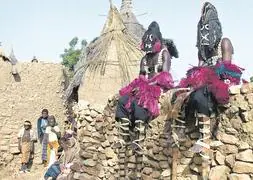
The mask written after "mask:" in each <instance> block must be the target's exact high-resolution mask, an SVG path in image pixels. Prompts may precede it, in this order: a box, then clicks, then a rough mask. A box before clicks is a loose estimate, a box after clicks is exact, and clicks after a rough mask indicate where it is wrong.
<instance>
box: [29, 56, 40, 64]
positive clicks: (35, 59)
mask: <svg viewBox="0 0 253 180" xmlns="http://www.w3.org/2000/svg"><path fill="white" fill-rule="evenodd" d="M31 62H32V63H38V62H39V61H38V59H37V58H36V56H33V59H32V61H31Z"/></svg>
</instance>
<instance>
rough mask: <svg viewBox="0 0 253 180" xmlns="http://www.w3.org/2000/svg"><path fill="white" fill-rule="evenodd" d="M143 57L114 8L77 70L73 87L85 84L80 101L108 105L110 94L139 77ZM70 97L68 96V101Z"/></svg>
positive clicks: (113, 7) (81, 87)
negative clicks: (82, 63)
mask: <svg viewBox="0 0 253 180" xmlns="http://www.w3.org/2000/svg"><path fill="white" fill-rule="evenodd" d="M142 56H143V53H142V52H141V50H140V49H139V48H138V42H137V41H136V40H135V39H134V38H133V37H132V36H131V35H130V33H128V31H127V29H126V27H125V25H124V23H123V21H122V19H121V16H120V14H119V12H118V10H117V8H116V7H115V6H113V5H111V6H110V11H109V14H108V17H107V21H106V23H105V25H104V28H103V30H102V32H101V35H100V37H98V38H97V39H96V40H95V41H94V42H92V43H90V44H89V46H88V48H87V57H86V61H85V63H84V65H83V66H81V68H79V70H77V71H76V73H75V75H74V80H73V82H72V83H71V84H72V85H71V86H72V87H74V85H75V86H78V85H80V84H81V86H80V88H79V92H78V94H79V99H84V100H88V101H90V102H91V103H93V102H96V103H99V102H101V101H102V102H103V101H104V102H103V103H106V100H107V98H108V96H109V95H111V94H114V93H116V92H118V90H119V89H120V88H121V87H123V86H124V85H126V84H128V83H129V82H130V81H131V80H133V78H135V77H136V76H137V74H138V71H139V62H140V59H141V57H142ZM84 72H85V75H84V77H82V76H83V74H84ZM84 81H85V84H84V83H83V82H84ZM68 92H69V91H68ZM69 96H70V94H69V95H68V94H66V98H68V97H69Z"/></svg>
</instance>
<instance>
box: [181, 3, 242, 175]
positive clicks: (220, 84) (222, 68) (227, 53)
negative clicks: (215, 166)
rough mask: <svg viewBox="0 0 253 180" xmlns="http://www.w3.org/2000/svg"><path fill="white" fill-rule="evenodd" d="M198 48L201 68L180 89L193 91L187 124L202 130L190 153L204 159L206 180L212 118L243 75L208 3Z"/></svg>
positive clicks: (203, 17)
mask: <svg viewBox="0 0 253 180" xmlns="http://www.w3.org/2000/svg"><path fill="white" fill-rule="evenodd" d="M197 48H198V57H199V64H198V66H197V67H193V68H191V69H190V70H188V71H187V77H186V78H184V79H182V80H181V82H180V83H179V87H181V88H191V89H192V90H193V92H192V93H191V94H190V96H189V99H188V101H187V104H186V106H185V113H184V114H185V115H186V118H185V119H186V123H190V122H188V120H191V119H196V123H195V124H196V125H197V126H198V127H199V132H200V137H199V139H198V141H197V142H196V144H195V145H194V146H193V147H192V148H191V150H192V151H193V152H195V153H199V154H200V155H201V156H202V157H203V167H204V168H203V170H202V175H203V178H204V179H205V178H207V177H208V172H209V170H208V167H209V163H210V161H209V160H210V155H209V154H210V152H209V149H210V138H211V135H212V132H211V123H210V122H211V116H212V114H215V113H216V112H217V105H224V104H227V103H228V102H229V87H230V86H232V85H238V84H240V80H241V75H242V71H243V69H242V68H240V67H238V66H236V65H234V64H232V56H233V54H234V48H233V46H232V43H231V41H230V39H228V38H223V37H222V27H221V23H220V21H219V18H218V13H217V10H216V8H215V6H213V5H212V4H211V3H209V2H206V3H205V4H204V6H203V9H202V13H201V17H200V20H199V23H198V34H197ZM192 117H195V118H192ZM179 123H180V122H179ZM184 125H185V123H183V124H181V126H182V127H183V126H184Z"/></svg>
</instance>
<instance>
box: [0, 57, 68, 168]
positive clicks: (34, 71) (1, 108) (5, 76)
mask: <svg viewBox="0 0 253 180" xmlns="http://www.w3.org/2000/svg"><path fill="white" fill-rule="evenodd" d="M17 69H18V72H19V75H18V76H15V77H14V76H13V75H12V74H11V64H10V63H8V62H4V61H0V95H1V98H0V137H1V139H0V152H1V153H0V169H1V167H3V166H5V165H6V164H8V163H10V162H11V161H12V160H13V158H14V156H13V155H14V154H17V153H18V152H19V151H18V148H17V146H18V144H17V134H18V131H19V129H20V128H21V127H22V126H23V123H24V121H25V120H29V121H31V122H32V126H33V129H34V130H35V131H36V132H37V130H36V126H37V119H38V118H39V116H40V115H41V110H42V109H43V108H47V109H48V110H49V112H50V114H51V115H55V117H56V119H57V121H58V122H62V121H63V120H64V119H65V115H64V113H65V107H64V104H63V100H62V95H63V91H64V88H65V81H66V78H65V75H64V68H63V66H62V65H60V64H53V63H19V64H17ZM60 124H61V123H60ZM37 144H39V143H37ZM36 151H39V148H36ZM36 155H37V156H38V157H39V156H40V153H39V152H38V153H37V154H36ZM17 162H18V163H17ZM19 162H20V160H19V159H18V160H17V161H13V164H17V165H18V166H19V165H20V163H19Z"/></svg>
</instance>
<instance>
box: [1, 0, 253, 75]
mask: <svg viewBox="0 0 253 180" xmlns="http://www.w3.org/2000/svg"><path fill="white" fill-rule="evenodd" d="M112 2H113V3H114V4H115V5H116V6H117V7H118V9H119V8H120V4H121V0H112ZM209 2H211V3H213V4H214V5H215V6H216V8H217V10H218V13H219V18H220V21H221V23H222V27H223V35H224V37H228V38H230V39H231V41H232V43H233V46H234V49H235V55H234V60H233V61H234V62H235V63H236V64H237V65H239V66H240V67H243V68H245V69H246V70H245V72H244V75H243V77H244V78H246V79H248V78H249V77H250V76H251V75H253V67H252V66H253V59H251V52H252V42H253V20H252V19H251V18H252V17H253V1H252V0H243V1H238V0H210V1H209ZM203 3H204V1H203V0H177V1H175V0H133V5H134V7H133V11H134V13H135V14H136V16H137V19H138V20H139V22H140V23H141V24H143V25H144V27H145V28H147V26H148V25H149V24H150V23H151V22H152V21H154V20H155V21H157V22H158V23H159V25H160V29H161V32H162V34H163V37H165V38H171V39H173V40H174V42H175V44H176V45H177V48H178V51H179V58H178V59H173V61H172V74H173V76H174V79H179V78H181V77H183V76H184V75H185V72H186V70H187V69H188V68H189V67H190V65H197V62H198V60H197V48H196V47H195V45H196V34H197V22H198V20H199V17H200V12H201V7H202V4H203ZM0 4H1V7H2V8H1V11H0V25H1V27H0V42H2V47H3V49H4V50H5V52H6V53H7V54H8V53H9V52H10V50H11V48H13V49H14V53H15V55H16V57H17V59H18V60H19V61H30V60H31V59H32V57H33V56H36V57H37V58H38V59H39V60H42V61H47V62H55V63H59V62H60V61H61V59H60V54H61V53H62V52H63V50H64V48H66V47H67V46H68V42H69V41H70V40H71V39H72V38H73V37H75V36H77V37H78V38H79V39H86V40H88V41H91V40H93V39H94V38H95V37H97V36H99V35H100V32H101V30H102V28H103V25H104V23H105V20H106V15H107V13H108V11H109V0H92V1H88V0H22V1H20V0H8V1H7V0H0ZM144 13H146V14H145V15H141V14H144Z"/></svg>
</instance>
